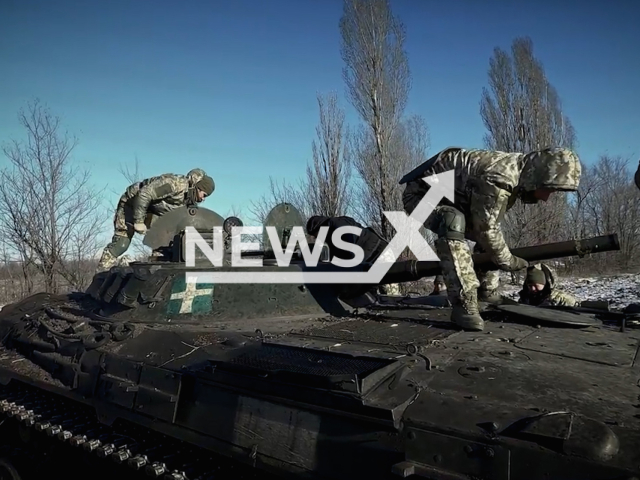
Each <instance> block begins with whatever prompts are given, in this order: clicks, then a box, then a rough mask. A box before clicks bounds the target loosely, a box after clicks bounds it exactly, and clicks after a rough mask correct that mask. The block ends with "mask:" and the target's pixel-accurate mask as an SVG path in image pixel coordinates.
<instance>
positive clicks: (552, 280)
mask: <svg viewBox="0 0 640 480" xmlns="http://www.w3.org/2000/svg"><path fill="white" fill-rule="evenodd" d="M556 278H557V277H556V274H555V272H554V271H553V269H552V268H551V267H550V266H549V265H547V264H545V263H541V264H539V265H532V266H530V267H529V268H528V269H527V276H526V278H525V280H524V284H523V285H522V290H521V291H520V292H519V296H520V299H519V300H518V301H519V302H520V303H522V304H525V305H534V306H537V307H544V306H563V307H579V306H580V302H579V301H578V300H577V299H576V298H575V297H574V296H573V295H570V294H569V293H566V292H563V291H562V290H560V289H559V288H557V282H556Z"/></svg>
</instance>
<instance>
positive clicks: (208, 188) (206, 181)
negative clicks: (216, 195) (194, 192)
mask: <svg viewBox="0 0 640 480" xmlns="http://www.w3.org/2000/svg"><path fill="white" fill-rule="evenodd" d="M196 188H198V189H199V190H202V191H203V192H204V193H206V194H207V196H209V195H211V194H212V193H213V191H214V190H215V188H216V185H215V183H213V178H211V177H210V176H209V175H205V176H204V177H202V179H201V180H200V181H198V183H196Z"/></svg>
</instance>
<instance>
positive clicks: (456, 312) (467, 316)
mask: <svg viewBox="0 0 640 480" xmlns="http://www.w3.org/2000/svg"><path fill="white" fill-rule="evenodd" d="M451 303H452V305H453V310H452V312H451V321H452V322H453V323H455V324H456V325H458V326H459V327H460V328H462V329H463V330H471V331H476V332H480V331H482V330H484V320H483V319H482V317H481V316H480V312H479V310H478V294H477V291H475V290H473V291H472V292H470V293H469V296H468V297H467V298H456V299H454V300H453V301H452V302H451Z"/></svg>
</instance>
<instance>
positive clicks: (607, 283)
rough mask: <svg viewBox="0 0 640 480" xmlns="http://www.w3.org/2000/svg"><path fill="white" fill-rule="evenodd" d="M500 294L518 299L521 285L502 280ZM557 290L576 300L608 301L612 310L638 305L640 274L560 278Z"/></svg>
mask: <svg viewBox="0 0 640 480" xmlns="http://www.w3.org/2000/svg"><path fill="white" fill-rule="evenodd" d="M502 285H503V287H502V288H503V291H502V294H503V295H505V296H507V297H509V298H513V299H514V300H517V299H518V292H519V291H520V289H521V288H522V285H511V284H510V283H509V282H508V281H507V279H506V278H503V284H502ZM557 288H561V289H562V290H564V291H565V292H567V293H570V294H572V295H574V296H575V297H576V298H577V299H578V300H581V301H582V300H608V301H609V305H610V306H611V308H613V309H619V308H620V309H621V308H624V307H626V306H627V305H629V304H630V303H640V274H635V273H630V274H622V275H608V276H602V277H561V278H560V281H559V285H558V286H557Z"/></svg>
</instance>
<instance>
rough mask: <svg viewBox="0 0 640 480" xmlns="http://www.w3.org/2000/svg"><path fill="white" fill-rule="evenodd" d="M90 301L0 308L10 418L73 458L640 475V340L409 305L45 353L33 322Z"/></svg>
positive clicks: (311, 471)
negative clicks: (466, 326) (476, 319)
mask: <svg viewBox="0 0 640 480" xmlns="http://www.w3.org/2000/svg"><path fill="white" fill-rule="evenodd" d="M87 297H88V296H80V295H75V296H68V297H64V296H60V297H52V296H47V297H46V298H44V297H43V296H36V297H33V298H30V299H25V300H24V301H22V302H20V303H19V304H16V305H13V306H9V307H8V308H6V309H5V310H3V311H1V312H0V326H2V330H3V336H4V338H5V346H4V347H3V351H2V356H1V358H0V379H1V380H2V384H3V387H2V388H1V389H0V400H2V401H1V402H0V411H1V412H2V413H1V414H2V415H3V416H4V417H5V418H6V419H7V422H9V423H11V422H13V423H14V424H17V425H20V426H21V428H22V429H23V430H24V429H26V430H29V431H31V432H32V434H31V435H32V437H38V436H40V437H42V438H43V439H45V440H47V441H49V442H56V443H59V444H61V445H65V448H66V447H68V449H70V451H74V452H77V455H75V454H73V455H75V456H72V458H74V461H77V462H81V460H80V459H81V458H84V459H85V460H83V461H85V462H86V461H87V460H86V459H87V458H88V459H89V460H88V461H89V462H90V464H91V465H94V466H95V465H98V464H97V463H95V464H92V463H91V462H94V461H95V462H98V461H100V462H108V463H109V464H113V465H114V466H117V468H122V469H123V471H126V472H128V473H127V475H134V476H135V475H136V474H139V476H140V478H142V477H143V476H147V475H151V476H157V477H162V478H173V479H178V478H181V477H180V475H183V477H184V478H190V479H194V478H208V477H207V475H211V474H212V472H213V471H217V470H216V468H217V467H216V465H218V466H219V465H222V464H223V463H224V462H223V460H224V459H232V460H233V462H234V463H233V464H234V465H237V464H241V465H244V466H246V468H247V469H248V470H246V471H245V470H242V475H251V474H256V475H260V478H267V477H265V476H264V475H262V473H264V474H269V475H277V476H291V477H299V478H330V479H336V480H337V479H352V478H368V479H391V478H398V477H405V476H409V475H418V476H421V477H423V478H433V479H463V478H464V479H467V478H487V479H489V478H491V479H503V478H504V479H512V478H518V479H542V478H563V479H576V480H577V479H581V480H584V479H594V480H595V479H600V480H602V479H615V478H631V477H633V476H634V475H639V474H640V471H639V466H640V452H639V451H638V449H637V445H640V419H639V418H638V415H639V414H640V409H639V408H638V400H637V396H638V394H639V393H640V392H639V391H638V383H637V382H638V380H637V379H638V372H639V370H638V365H637V363H636V354H637V349H638V340H639V339H640V336H639V335H638V333H637V330H635V329H631V328H627V329H626V330H625V331H624V332H621V331H620V330H619V329H616V328H613V327H611V326H609V325H606V324H602V325H600V326H597V327H593V326H590V327H587V328H580V327H575V326H574V327H567V328H558V325H557V324H548V325H544V324H543V325H535V324H529V323H526V322H521V323H516V321H514V320H513V319H512V318H510V317H508V314H506V313H504V312H493V313H491V314H490V315H486V317H487V318H486V321H487V328H486V330H485V331H484V332H481V333H473V332H461V331H459V330H457V329H456V328H455V327H453V326H452V325H451V324H450V323H449V322H448V313H449V312H448V310H447V309H438V308H431V307H411V308H409V307H407V308H401V309H386V310H385V309H384V308H379V309H377V310H375V311H373V310H371V311H368V312H365V313H360V314H359V315H354V316H343V317H336V316H331V315H324V316H315V317H314V316H309V315H301V316H288V317H286V318H282V317H269V318H253V319H252V318H244V319H243V321H242V322H237V321H236V322H228V321H227V320H225V319H224V318H216V317H207V321H206V322H200V323H199V324H198V323H197V322H196V323H188V322H187V323H184V324H179V323H178V324H176V325H170V324H167V323H166V322H165V323H155V324H154V323H151V322H149V321H145V322H140V323H137V324H135V329H134V330H135V331H134V333H133V334H132V335H130V336H129V337H127V338H125V339H122V340H120V341H116V340H111V341H109V342H107V343H105V344H103V345H98V346H96V344H95V343H91V342H89V344H88V345H84V346H78V345H75V346H73V345H74V344H75V340H74V341H71V340H69V342H68V344H67V343H65V341H63V340H64V339H60V340H59V346H58V348H57V350H56V352H46V351H45V349H44V348H43V347H42V346H41V345H40V344H39V343H34V339H35V338H36V337H40V338H41V340H42V341H43V342H44V341H46V339H47V332H46V331H45V332H43V331H42V330H41V328H38V327H37V326H34V325H30V324H29V321H30V320H29V319H38V318H41V316H42V315H48V317H47V318H49V319H51V317H52V316H53V317H55V316H56V315H55V313H56V312H57V313H59V314H61V315H62V316H64V317H68V316H69V315H71V314H70V313H69V312H71V311H74V312H76V313H79V312H82V311H84V312H89V311H91V310H90V309H89V308H88V305H89V304H90V303H91V302H93V301H94V300H93V299H90V298H87ZM45 305H46V307H45ZM52 312H53V313H52ZM65 312H66V313H65ZM25 318H26V320H25ZM89 319H90V317H86V318H85V320H87V321H88V320H89ZM75 320H79V318H75ZM21 328H22V329H23V330H20V329H21ZM19 332H26V333H30V334H31V336H30V337H28V339H29V341H20V338H21V336H20V335H17V333H19ZM7 338H10V339H12V341H7ZM23 340H24V338H23ZM98 343H99V342H98ZM72 347H73V348H72ZM38 415H40V416H39V417H38ZM98 427H100V428H98ZM159 446H162V448H159ZM202 458H206V461H204V460H201V459H202ZM207 462H208V463H207ZM194 465H195V466H194ZM198 465H199V467H198ZM114 468H115V467H114ZM198 468H200V470H202V471H200V470H198ZM238 468H239V467H234V469H235V470H233V471H234V472H237V474H238V475H240V470H238ZM233 475H236V473H234V474H233ZM218 478H220V477H219V476H218Z"/></svg>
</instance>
